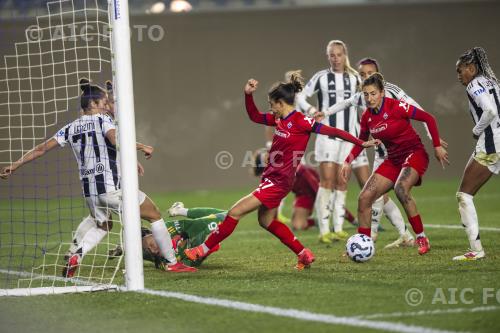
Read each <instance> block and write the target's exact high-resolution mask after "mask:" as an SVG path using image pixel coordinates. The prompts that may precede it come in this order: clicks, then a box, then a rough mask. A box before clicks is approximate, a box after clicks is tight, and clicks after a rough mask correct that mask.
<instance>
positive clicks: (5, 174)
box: [0, 164, 17, 179]
mask: <svg viewBox="0 0 500 333" xmlns="http://www.w3.org/2000/svg"><path fill="white" fill-rule="evenodd" d="M16 169H17V168H16V166H15V165H14V164H12V165H9V166H8V167H5V168H3V169H2V172H0V178H2V179H7V178H9V176H10V175H11V174H12V173H13V172H14V171H15V170H16Z"/></svg>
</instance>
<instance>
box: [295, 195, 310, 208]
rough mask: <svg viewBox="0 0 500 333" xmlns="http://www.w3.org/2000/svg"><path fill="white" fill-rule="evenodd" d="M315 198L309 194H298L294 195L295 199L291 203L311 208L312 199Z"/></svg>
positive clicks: (298, 206) (299, 206)
mask: <svg viewBox="0 0 500 333" xmlns="http://www.w3.org/2000/svg"><path fill="white" fill-rule="evenodd" d="M315 199H316V198H314V197H311V196H309V195H298V196H296V197H295V201H294V203H293V206H294V207H297V208H304V209H308V210H313V207H314V200H315Z"/></svg>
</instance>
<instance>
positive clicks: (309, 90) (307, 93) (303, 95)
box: [297, 72, 321, 113]
mask: <svg viewBox="0 0 500 333" xmlns="http://www.w3.org/2000/svg"><path fill="white" fill-rule="evenodd" d="M320 76H321V72H318V73H316V74H314V76H313V77H312V78H311V79H310V80H309V82H307V84H306V86H305V87H304V89H303V90H302V91H301V92H300V93H298V94H297V104H298V106H299V107H300V109H301V110H302V111H303V112H304V113H306V112H307V110H309V108H311V106H312V105H311V104H309V102H307V98H309V97H311V96H312V95H314V93H316V92H317V91H318V90H319V78H320Z"/></svg>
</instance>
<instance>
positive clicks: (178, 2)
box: [170, 0, 193, 13]
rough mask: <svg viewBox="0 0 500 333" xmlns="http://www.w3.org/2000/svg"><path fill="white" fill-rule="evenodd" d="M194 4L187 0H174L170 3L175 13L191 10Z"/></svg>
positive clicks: (171, 9)
mask: <svg viewBox="0 0 500 333" xmlns="http://www.w3.org/2000/svg"><path fill="white" fill-rule="evenodd" d="M191 9H193V6H191V4H190V3H189V2H188V1H186V0H173V1H172V2H171V3H170V11H171V12H174V13H180V12H189V11H190V10H191Z"/></svg>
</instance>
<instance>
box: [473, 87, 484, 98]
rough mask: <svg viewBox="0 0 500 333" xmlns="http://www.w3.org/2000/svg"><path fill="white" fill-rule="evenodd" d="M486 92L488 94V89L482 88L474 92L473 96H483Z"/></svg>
mask: <svg viewBox="0 0 500 333" xmlns="http://www.w3.org/2000/svg"><path fill="white" fill-rule="evenodd" d="M484 92H486V89H484V88H482V87H481V88H479V89H478V90H476V91H474V92H473V94H474V96H479V95H481V94H482V93H484Z"/></svg>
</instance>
